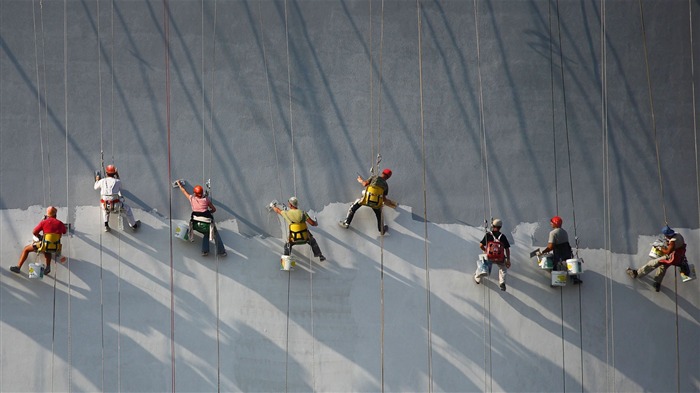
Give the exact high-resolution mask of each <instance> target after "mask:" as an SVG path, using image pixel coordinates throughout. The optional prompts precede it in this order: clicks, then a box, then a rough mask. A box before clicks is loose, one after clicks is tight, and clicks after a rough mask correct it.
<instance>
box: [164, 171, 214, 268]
mask: <svg viewBox="0 0 700 393" xmlns="http://www.w3.org/2000/svg"><path fill="white" fill-rule="evenodd" d="M176 184H177V186H178V187H179V188H180V191H182V194H183V195H184V196H185V197H187V200H189V201H190V206H191V207H192V214H191V215H190V229H192V228H194V229H195V230H196V231H197V232H200V233H202V234H203V235H204V237H203V238H202V256H203V257H205V256H207V255H209V238H210V237H212V234H213V239H214V244H215V245H216V255H219V256H221V257H225V256H226V248H225V247H224V242H223V241H221V236H220V235H219V231H218V230H217V229H216V224H215V223H214V214H213V213H214V212H216V206H214V204H213V203H212V202H211V199H209V197H208V196H205V195H204V188H202V186H200V185H199V184H197V185H196V186H194V188H193V189H192V192H193V193H194V194H193V195H190V194H189V193H188V192H187V190H185V187H183V185H182V182H181V181H180V180H178V181H177V182H176Z"/></svg>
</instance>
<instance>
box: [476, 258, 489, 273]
mask: <svg viewBox="0 0 700 393" xmlns="http://www.w3.org/2000/svg"><path fill="white" fill-rule="evenodd" d="M490 273H491V262H490V261H489V260H488V259H486V254H479V259H477V260H476V274H475V276H476V277H478V278H481V277H485V276H488V275H489V274H490Z"/></svg>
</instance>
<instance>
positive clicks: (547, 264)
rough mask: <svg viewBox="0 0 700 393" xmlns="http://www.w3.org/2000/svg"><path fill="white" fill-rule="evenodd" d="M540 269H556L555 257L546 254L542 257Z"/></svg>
mask: <svg viewBox="0 0 700 393" xmlns="http://www.w3.org/2000/svg"><path fill="white" fill-rule="evenodd" d="M539 265H540V268H541V269H543V270H552V269H554V256H553V255H552V254H545V255H542V256H540V263H539Z"/></svg>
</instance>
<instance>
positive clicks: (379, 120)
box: [370, 0, 384, 251]
mask: <svg viewBox="0 0 700 393" xmlns="http://www.w3.org/2000/svg"><path fill="white" fill-rule="evenodd" d="M380 13H381V15H380V22H379V23H380V25H379V92H378V93H379V97H378V98H377V105H378V107H377V156H379V157H381V154H382V102H383V101H384V100H382V90H383V86H384V0H382V5H381V11H380ZM370 26H371V23H370ZM370 53H372V51H371V46H370ZM371 66H372V64H371V59H370V68H371ZM371 158H372V159H374V155H372V157H371ZM373 162H375V163H376V161H373ZM376 169H377V173H378V172H379V164H377V168H376ZM382 251H384V248H383V247H382Z"/></svg>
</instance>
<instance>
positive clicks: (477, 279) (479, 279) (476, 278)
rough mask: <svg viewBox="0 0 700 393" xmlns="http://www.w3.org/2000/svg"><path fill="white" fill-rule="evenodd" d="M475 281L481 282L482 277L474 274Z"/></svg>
mask: <svg viewBox="0 0 700 393" xmlns="http://www.w3.org/2000/svg"><path fill="white" fill-rule="evenodd" d="M474 282H475V283H477V284H481V277H477V276H474Z"/></svg>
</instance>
